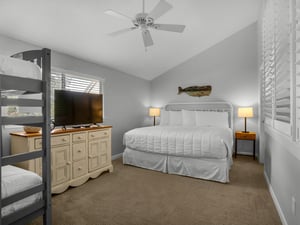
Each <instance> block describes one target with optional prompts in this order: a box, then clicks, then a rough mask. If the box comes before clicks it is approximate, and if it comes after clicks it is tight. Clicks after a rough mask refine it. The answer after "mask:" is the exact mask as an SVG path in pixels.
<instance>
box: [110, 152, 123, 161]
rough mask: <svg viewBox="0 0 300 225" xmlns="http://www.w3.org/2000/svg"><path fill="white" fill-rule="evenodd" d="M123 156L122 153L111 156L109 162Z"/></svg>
mask: <svg viewBox="0 0 300 225" xmlns="http://www.w3.org/2000/svg"><path fill="white" fill-rule="evenodd" d="M122 156H123V153H119V154H115V155H112V156H111V160H116V159H119V158H121V157H122Z"/></svg>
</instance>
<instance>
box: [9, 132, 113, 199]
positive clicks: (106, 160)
mask: <svg viewBox="0 0 300 225" xmlns="http://www.w3.org/2000/svg"><path fill="white" fill-rule="evenodd" d="M111 128H112V127H111V126H101V127H93V128H78V129H77V128H74V129H66V130H62V129H59V130H54V132H53V133H52V134H51V174H52V179H51V181H52V193H56V194H57V193H62V192H64V191H65V190H66V189H67V188H68V187H69V186H73V187H74V186H79V185H81V184H83V183H85V182H86V181H87V180H88V179H89V178H96V177H97V176H99V175H100V174H101V173H102V172H104V171H109V172H112V171H113V166H112V163H111ZM10 135H11V153H12V154H18V153H22V152H31V151H35V150H40V149H41V147H42V139H41V134H40V133H25V132H14V133H10ZM18 166H20V167H22V168H24V169H27V170H31V171H33V172H35V173H37V174H39V175H41V173H42V163H41V159H40V158H39V159H35V160H30V161H26V162H22V163H20V164H18Z"/></svg>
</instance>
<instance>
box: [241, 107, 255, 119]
mask: <svg viewBox="0 0 300 225" xmlns="http://www.w3.org/2000/svg"><path fill="white" fill-rule="evenodd" d="M238 117H253V108H252V107H241V108H238Z"/></svg>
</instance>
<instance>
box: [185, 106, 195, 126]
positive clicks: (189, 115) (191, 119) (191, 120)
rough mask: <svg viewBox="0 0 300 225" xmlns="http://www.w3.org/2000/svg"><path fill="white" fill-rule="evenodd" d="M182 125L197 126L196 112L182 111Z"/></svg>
mask: <svg viewBox="0 0 300 225" xmlns="http://www.w3.org/2000/svg"><path fill="white" fill-rule="evenodd" d="M182 125H184V126H196V112H195V111H188V110H184V109H183V110H182Z"/></svg>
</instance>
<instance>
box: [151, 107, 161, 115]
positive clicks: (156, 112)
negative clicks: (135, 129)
mask: <svg viewBox="0 0 300 225" xmlns="http://www.w3.org/2000/svg"><path fill="white" fill-rule="evenodd" d="M149 116H160V108H149Z"/></svg>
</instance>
